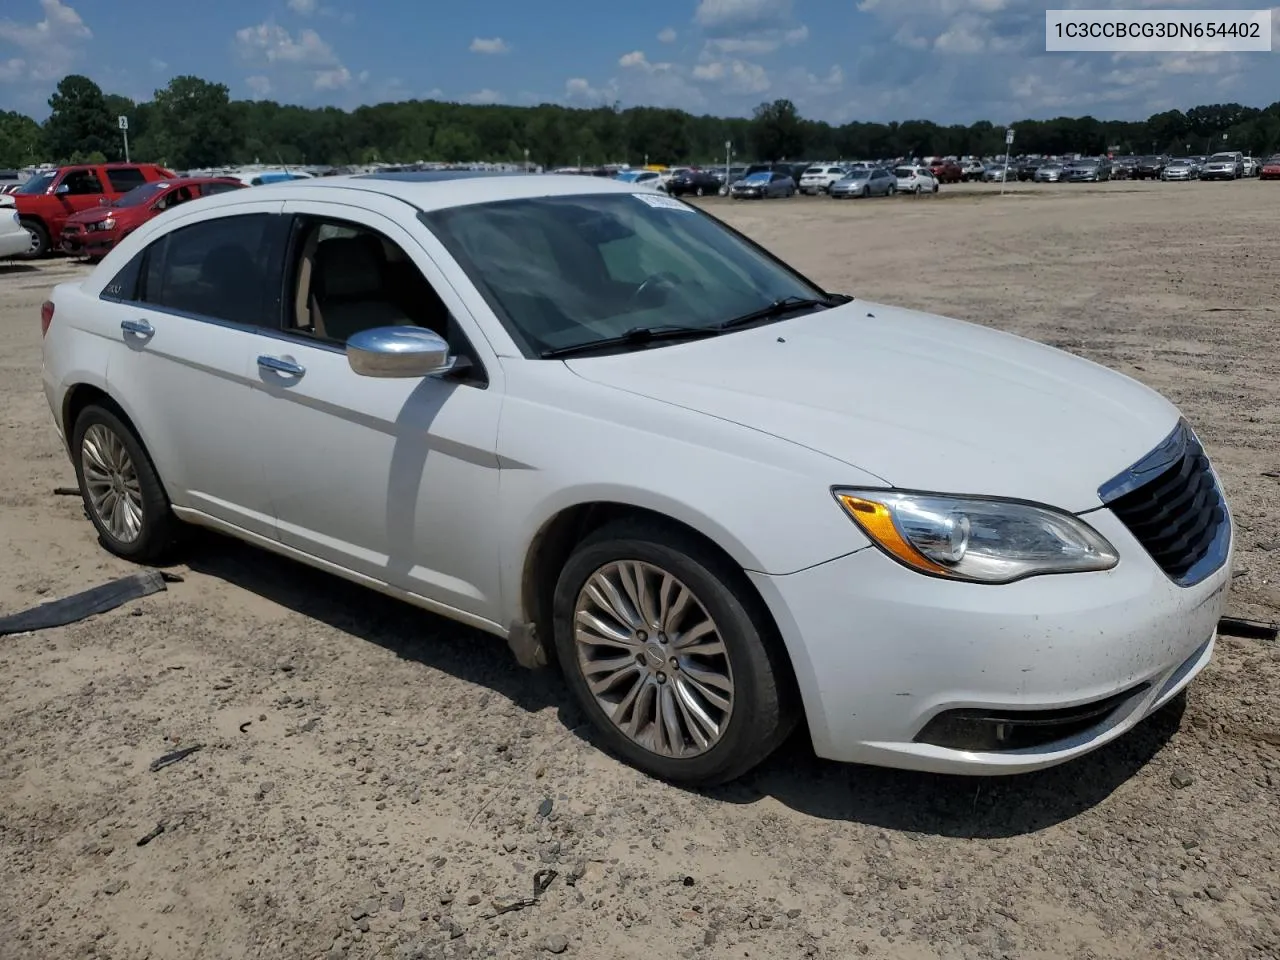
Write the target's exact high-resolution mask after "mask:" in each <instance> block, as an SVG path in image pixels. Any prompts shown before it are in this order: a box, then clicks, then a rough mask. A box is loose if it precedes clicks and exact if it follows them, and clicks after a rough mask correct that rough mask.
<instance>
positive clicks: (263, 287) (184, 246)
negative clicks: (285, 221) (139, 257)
mask: <svg viewBox="0 0 1280 960" xmlns="http://www.w3.org/2000/svg"><path fill="white" fill-rule="evenodd" d="M273 220H274V218H273V217H272V215H271V214H266V213H252V214H240V215H238V216H230V217H221V218H219V219H217V220H204V221H202V222H200V223H194V224H192V225H191V226H189V227H182V228H180V229H178V230H174V231H173V232H172V233H167V234H165V235H164V236H163V237H161V238H160V239H159V240H157V241H156V242H155V243H153V244H152V245H151V246H150V247H149V248H148V249H147V263H146V269H145V271H144V274H143V282H142V298H141V299H142V300H143V302H145V303H148V304H154V305H155V306H157V307H164V308H166V309H169V310H175V311H177V312H179V313H188V314H195V315H197V316H205V317H212V318H214V319H216V320H227V321H230V322H232V323H243V324H248V325H251V326H268V325H272V324H273V323H274V320H275V314H276V306H277V304H278V300H279V291H280V271H281V266H282V264H281V262H280V257H279V255H278V254H277V252H276V248H275V245H274V243H273V242H272V241H273V237H272V233H273V231H272V226H273Z"/></svg>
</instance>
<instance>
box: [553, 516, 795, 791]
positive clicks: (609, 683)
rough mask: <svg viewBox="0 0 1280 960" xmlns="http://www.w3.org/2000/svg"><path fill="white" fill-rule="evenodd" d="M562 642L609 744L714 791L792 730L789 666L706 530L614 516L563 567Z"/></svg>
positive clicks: (579, 689)
mask: <svg viewBox="0 0 1280 960" xmlns="http://www.w3.org/2000/svg"><path fill="white" fill-rule="evenodd" d="M553 618H554V627H555V644H556V652H557V654H558V657H559V660H560V664H561V666H562V668H563V670H564V673H565V677H566V679H567V680H568V683H569V686H570V687H571V688H572V690H573V692H574V695H575V696H576V697H577V699H578V701H579V702H580V703H581V704H582V706H583V709H584V710H585V711H586V713H587V715H588V716H589V717H590V718H591V720H592V722H593V723H594V724H595V726H596V727H597V729H598V730H599V731H600V734H601V736H602V739H603V741H604V744H605V746H607V747H608V748H609V749H610V750H611V751H613V752H614V753H616V754H618V755H619V756H621V757H622V758H623V759H625V760H626V761H627V762H628V763H630V764H632V765H633V766H635V767H638V768H639V769H641V770H643V771H645V772H646V773H648V774H650V775H652V776H656V777H659V778H661V779H664V780H669V781H672V782H676V783H683V784H690V785H700V786H710V785H713V784H717V783H724V782H726V781H729V780H733V779H735V778H737V777H739V776H741V775H742V774H744V773H746V772H747V771H748V770H750V769H751V768H752V767H754V766H756V765H757V764H759V763H760V762H761V761H763V760H764V759H765V758H766V757H767V756H768V755H769V754H770V753H772V752H773V750H774V749H775V748H776V747H777V746H778V745H779V744H780V743H781V742H782V741H783V740H784V739H785V738H786V736H787V734H788V733H790V731H791V729H792V728H793V726H794V724H795V720H796V716H797V711H796V709H795V707H794V702H795V697H794V696H793V694H792V692H791V691H792V689H793V687H792V686H791V683H790V678H789V666H788V664H787V662H786V660H785V657H784V656H783V654H782V652H781V645H780V642H779V641H778V640H777V638H776V636H775V634H774V632H773V629H772V625H771V624H770V623H769V621H768V617H767V615H765V614H764V612H763V609H762V605H761V604H760V602H759V599H758V598H756V597H754V596H753V594H752V592H751V590H750V587H749V585H748V584H747V582H746V581H745V580H744V579H743V576H742V573H741V571H739V570H737V569H736V568H735V567H733V566H732V564H731V563H730V562H729V561H727V560H725V559H724V558H722V557H721V556H720V555H719V554H717V553H716V552H715V551H714V550H712V549H710V548H709V547H707V546H706V545H704V544H703V543H702V542H701V541H700V540H698V539H697V538H695V537H693V536H690V535H688V534H686V533H684V532H683V531H680V530H678V529H673V528H672V529H664V528H662V527H658V528H656V529H655V527H654V525H653V524H652V523H646V524H639V523H635V522H630V521H622V522H618V523H613V524H608V525H606V526H605V527H603V528H601V529H600V530H597V531H596V532H594V533H592V534H591V535H589V536H588V537H587V539H586V540H584V541H583V542H582V543H581V544H580V545H579V546H578V547H577V549H575V550H574V552H573V554H572V555H571V556H570V558H569V561H568V562H567V563H566V564H565V566H564V569H563V570H562V571H561V573H560V579H559V582H558V583H557V585H556V591H555V600H554V603H553Z"/></svg>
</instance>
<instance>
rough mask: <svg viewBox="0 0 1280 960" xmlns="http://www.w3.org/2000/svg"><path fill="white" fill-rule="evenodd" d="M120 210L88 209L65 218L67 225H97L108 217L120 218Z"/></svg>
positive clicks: (108, 208)
mask: <svg viewBox="0 0 1280 960" xmlns="http://www.w3.org/2000/svg"><path fill="white" fill-rule="evenodd" d="M121 212H122V211H121V210H120V209H117V208H116V207H108V206H101V207H90V208H89V209H88V210H81V211H80V212H78V213H73V214H71V216H69V217H67V223H82V224H83V223H98V222H100V221H102V220H106V219H107V218H108V217H115V218H117V219H119V218H120V215H121Z"/></svg>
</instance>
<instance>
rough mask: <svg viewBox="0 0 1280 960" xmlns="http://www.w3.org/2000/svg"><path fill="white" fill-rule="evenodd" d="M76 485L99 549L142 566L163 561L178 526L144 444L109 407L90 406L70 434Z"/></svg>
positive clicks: (101, 405)
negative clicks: (100, 544) (99, 546)
mask: <svg viewBox="0 0 1280 960" xmlns="http://www.w3.org/2000/svg"><path fill="white" fill-rule="evenodd" d="M71 451H72V457H73V459H74V462H75V468H76V480H77V481H78V482H79V485H80V496H81V498H82V499H83V500H84V508H85V512H86V513H88V515H89V520H90V521H91V522H92V523H93V525H94V527H95V528H96V529H97V531H98V537H99V539H100V540H101V541H102V545H103V546H104V547H106V548H107V549H108V550H110V551H111V552H112V553H114V554H115V555H116V556H119V557H124V558H125V559H126V560H133V561H136V562H140V563H147V562H152V561H155V560H159V559H161V558H162V557H163V556H164V554H165V553H166V552H167V551H168V550H169V548H170V547H171V546H172V545H173V542H174V540H175V539H176V537H177V533H178V529H179V527H178V520H177V518H176V517H175V516H174V515H173V511H172V510H171V509H170V507H169V498H168V496H167V495H166V494H165V492H164V487H163V486H162V485H161V483H160V478H159V477H158V476H157V475H156V470H155V467H154V466H153V465H152V463H151V458H150V457H148V456H147V452H146V451H145V450H144V449H143V448H142V442H141V441H140V440H139V439H138V437H137V435H136V434H135V433H134V432H133V430H132V428H131V427H130V426H129V425H128V424H127V423H126V422H125V420H124V418H123V417H122V416H121V415H120V414H119V413H118V412H117V411H116V410H115V409H113V408H112V407H109V406H107V405H104V404H96V403H94V404H90V405H89V406H87V407H85V408H84V409H83V410H82V411H80V415H79V416H78V417H76V423H75V429H74V430H73V431H72V434H71Z"/></svg>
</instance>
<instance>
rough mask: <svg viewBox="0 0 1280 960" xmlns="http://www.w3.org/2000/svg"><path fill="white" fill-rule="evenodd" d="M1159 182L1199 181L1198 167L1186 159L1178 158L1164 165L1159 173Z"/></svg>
mask: <svg viewBox="0 0 1280 960" xmlns="http://www.w3.org/2000/svg"><path fill="white" fill-rule="evenodd" d="M1160 179H1161V180H1199V179H1200V165H1199V164H1198V163H1196V162H1195V161H1194V160H1190V159H1188V158H1186V157H1178V158H1175V159H1173V160H1170V161H1169V162H1168V163H1166V164H1165V166H1164V169H1163V170H1161V171H1160Z"/></svg>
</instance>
